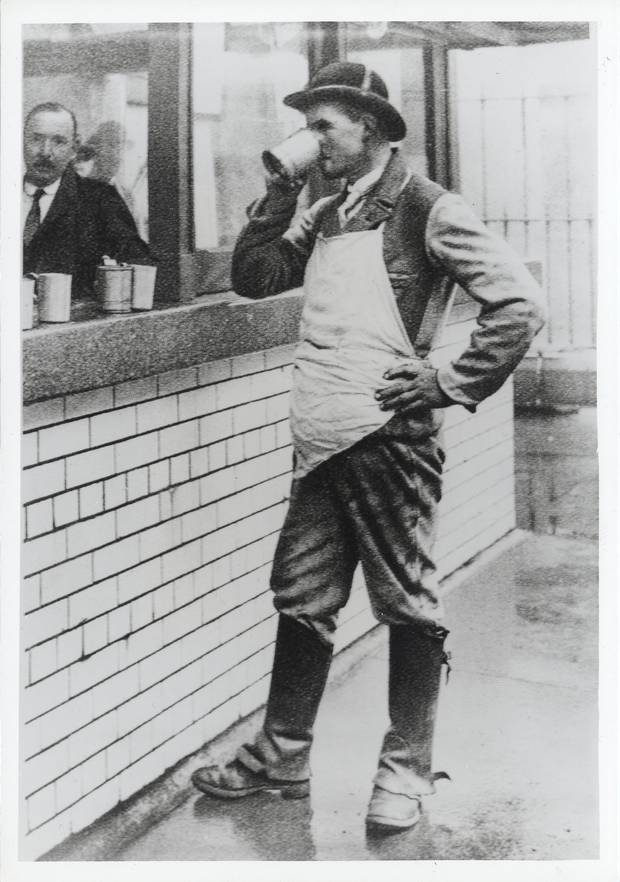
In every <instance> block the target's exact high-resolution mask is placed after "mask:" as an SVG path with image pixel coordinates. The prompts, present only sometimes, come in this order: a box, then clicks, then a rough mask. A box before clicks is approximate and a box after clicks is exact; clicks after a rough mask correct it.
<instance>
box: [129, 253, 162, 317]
mask: <svg viewBox="0 0 620 882" xmlns="http://www.w3.org/2000/svg"><path fill="white" fill-rule="evenodd" d="M131 269H132V278H131V308H132V309H138V310H140V309H152V308H153V294H154V293H155V278H156V277H157V267H156V266H143V265H142V264H137V263H134V264H132V267H131Z"/></svg>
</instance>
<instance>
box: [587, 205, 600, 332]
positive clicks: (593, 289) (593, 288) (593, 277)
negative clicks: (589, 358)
mask: <svg viewBox="0 0 620 882" xmlns="http://www.w3.org/2000/svg"><path fill="white" fill-rule="evenodd" d="M588 245H589V251H590V322H591V329H590V330H591V335H592V336H591V340H592V345H593V346H595V345H596V303H597V293H598V292H597V277H598V272H596V271H595V264H594V261H595V256H594V220H593V218H589V219H588ZM596 269H598V266H597V267H596Z"/></svg>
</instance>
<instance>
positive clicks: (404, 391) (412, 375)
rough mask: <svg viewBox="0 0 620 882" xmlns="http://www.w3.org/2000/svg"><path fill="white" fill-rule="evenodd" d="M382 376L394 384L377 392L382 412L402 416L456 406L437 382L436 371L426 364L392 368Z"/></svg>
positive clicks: (402, 365)
mask: <svg viewBox="0 0 620 882" xmlns="http://www.w3.org/2000/svg"><path fill="white" fill-rule="evenodd" d="M383 376H384V378H385V379H386V380H393V381H394V382H392V383H389V385H387V386H383V388H381V389H377V391H376V392H375V398H376V399H377V401H379V406H380V407H381V410H393V411H395V412H396V413H401V412H406V411H414V410H417V409H419V408H423V407H448V406H449V405H450V404H453V402H452V401H451V399H450V398H448V396H447V395H446V394H445V393H444V392H443V391H442V390H441V388H440V386H439V383H438V382H437V370H436V369H435V368H434V367H432V366H431V365H430V364H428V363H427V362H423V361H421V360H420V361H417V362H409V363H406V364H401V365H399V366H398V367H395V368H390V369H389V370H387V371H386V372H385V373H384V375H383Z"/></svg>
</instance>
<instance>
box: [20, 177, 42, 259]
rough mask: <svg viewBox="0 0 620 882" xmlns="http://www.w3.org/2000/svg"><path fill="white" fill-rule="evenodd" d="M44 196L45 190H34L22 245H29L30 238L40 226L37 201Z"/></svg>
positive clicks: (39, 209)
mask: <svg viewBox="0 0 620 882" xmlns="http://www.w3.org/2000/svg"><path fill="white" fill-rule="evenodd" d="M44 194H45V190H42V189H41V188H39V189H38V190H35V192H34V195H33V197H32V205H31V206H30V211H29V212H28V216H27V217H26V223H25V224H24V245H30V242H31V241H32V237H33V236H34V234H35V233H36V231H37V230H38V229H39V226H40V225H41V206H40V205H39V201H40V199H41V196H43V195H44Z"/></svg>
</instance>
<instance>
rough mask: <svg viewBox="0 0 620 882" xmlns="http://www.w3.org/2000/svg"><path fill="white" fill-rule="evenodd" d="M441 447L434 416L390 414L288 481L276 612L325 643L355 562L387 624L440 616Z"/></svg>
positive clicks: (426, 621)
mask: <svg viewBox="0 0 620 882" xmlns="http://www.w3.org/2000/svg"><path fill="white" fill-rule="evenodd" d="M443 462H444V453H443V449H442V447H441V443H440V439H439V415H438V414H437V413H436V412H434V413H430V412H428V411H426V412H423V414H422V416H421V418H419V419H418V418H416V419H413V418H404V417H399V416H394V417H392V418H391V419H390V420H389V421H388V422H387V423H386V424H385V425H384V426H382V427H381V428H380V429H378V430H377V431H376V432H373V433H372V434H371V435H368V436H367V437H366V438H364V439H362V440H361V441H359V442H358V443H357V444H355V445H354V446H353V447H351V448H349V449H348V450H345V451H343V452H341V453H338V454H336V455H335V456H333V457H332V458H331V459H329V460H327V461H326V462H324V463H322V464H321V465H319V466H318V467H317V468H315V469H314V470H313V471H312V472H310V474H308V475H306V476H304V477H302V478H300V479H299V480H294V481H293V485H292V489H291V500H290V506H289V510H288V514H287V516H286V520H285V522H284V526H283V528H282V532H281V534H280V539H279V542H278V546H277V549H276V554H275V558H274V564H273V570H272V577H271V587H272V590H273V592H274V604H275V607H276V609H277V610H278V611H279V612H281V613H284V614H286V615H289V616H292V617H293V618H296V619H298V620H299V621H301V622H304V623H305V624H306V625H308V626H309V627H310V628H312V629H313V630H314V631H315V632H316V633H317V635H318V636H319V637H320V639H321V640H322V641H324V642H325V643H329V644H331V643H332V642H333V634H334V631H335V628H336V623H337V617H338V613H339V611H340V610H341V609H342V607H343V606H344V605H345V604H346V602H347V600H348V598H349V594H350V591H351V583H352V579H353V573H354V571H355V568H356V566H357V564H358V563H361V566H362V571H363V574H364V579H365V582H366V587H367V590H368V595H369V598H370V603H371V605H372V610H373V613H374V615H375V616H376V618H377V619H378V621H380V622H383V623H385V624H388V625H409V624H415V625H421V626H423V627H424V626H426V625H428V626H429V627H430V630H431V631H433V629H434V626H435V624H436V623H437V621H438V620H439V619H440V618H441V616H442V614H443V610H442V605H441V602H440V600H439V597H438V592H437V583H436V578H435V564H434V562H433V544H434V539H435V532H436V521H437V504H438V502H439V499H440V496H441V473H442V466H443Z"/></svg>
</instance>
